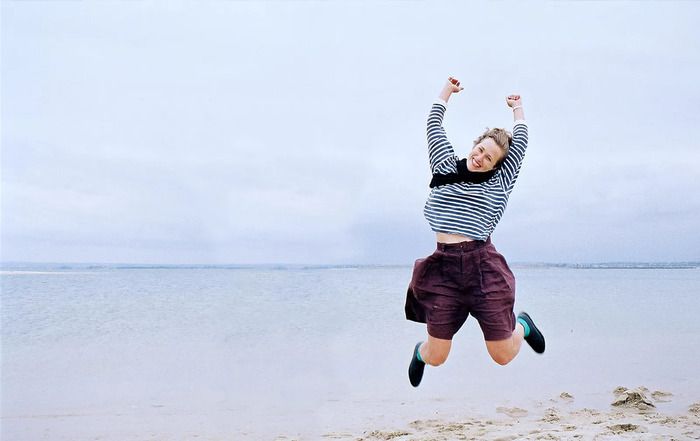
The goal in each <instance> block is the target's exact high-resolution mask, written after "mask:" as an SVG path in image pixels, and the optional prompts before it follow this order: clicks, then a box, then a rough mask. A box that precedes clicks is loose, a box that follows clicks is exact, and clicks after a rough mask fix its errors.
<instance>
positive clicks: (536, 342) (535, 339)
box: [518, 312, 544, 354]
mask: <svg viewBox="0 0 700 441" xmlns="http://www.w3.org/2000/svg"><path fill="white" fill-rule="evenodd" d="M518 318H519V319H523V320H525V322H527V325H528V326H529V327H530V334H529V335H528V336H527V337H525V341H526V342H527V344H529V345H530V347H531V348H532V349H533V350H534V351H535V352H537V353H538V354H541V353H543V352H544V335H542V333H541V332H540V330H539V329H537V326H535V322H533V321H532V319H531V318H530V316H529V315H528V313H527V312H521V313H520V314H518Z"/></svg>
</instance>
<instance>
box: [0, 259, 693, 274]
mask: <svg viewBox="0 0 700 441" xmlns="http://www.w3.org/2000/svg"><path fill="white" fill-rule="evenodd" d="M511 266H512V267H514V268H532V269H538V268H541V269H548V268H562V269H698V268H700V262H695V261H690V262H603V263H550V262H513V263H511ZM410 267H411V265H410V264H393V265H392V264H345V265H343V264H334V265H330V264H329V265H323V264H145V263H144V264H142V263H77V262H68V263H62V262H3V263H0V270H2V271H3V273H5V272H8V271H11V272H13V271H24V272H31V271H33V272H37V271H40V270H44V271H46V270H53V271H65V270H83V271H84V270H114V269H147V270H155V269H200V270H201V269H232V270H241V269H250V270H282V271H284V270H351V269H378V268H410Z"/></svg>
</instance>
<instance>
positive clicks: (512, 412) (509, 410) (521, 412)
mask: <svg viewBox="0 0 700 441" xmlns="http://www.w3.org/2000/svg"><path fill="white" fill-rule="evenodd" d="M496 412H498V413H503V414H506V415H508V416H509V417H511V418H522V417H524V416H526V415H527V410H525V409H521V408H519V407H497V408H496Z"/></svg>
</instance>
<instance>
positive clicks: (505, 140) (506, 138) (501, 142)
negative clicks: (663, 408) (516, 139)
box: [472, 127, 513, 166]
mask: <svg viewBox="0 0 700 441" xmlns="http://www.w3.org/2000/svg"><path fill="white" fill-rule="evenodd" d="M486 138H491V139H493V140H494V142H495V143H496V144H497V145H498V146H499V147H500V148H501V150H502V151H503V157H502V158H501V159H499V160H498V162H497V163H496V164H495V165H496V166H498V165H500V164H501V162H503V160H504V159H506V156H508V150H509V149H510V143H511V142H512V141H513V135H512V134H511V133H510V132H509V131H508V130H506V129H489V128H488V127H487V128H486V131H485V132H484V133H482V134H481V136H479V137H478V138H476V139H475V140H474V147H476V145H477V144H479V143H480V142H481V141H483V140H484V139H486ZM472 148H473V147H472Z"/></svg>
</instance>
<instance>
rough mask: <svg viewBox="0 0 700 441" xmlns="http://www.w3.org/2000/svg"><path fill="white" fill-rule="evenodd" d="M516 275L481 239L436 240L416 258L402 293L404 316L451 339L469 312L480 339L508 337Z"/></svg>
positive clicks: (511, 328)
mask: <svg viewBox="0 0 700 441" xmlns="http://www.w3.org/2000/svg"><path fill="white" fill-rule="evenodd" d="M514 303H515V277H513V273H512V272H511V270H510V268H509V267H508V264H507V263H506V260H505V258H504V257H503V256H502V255H501V254H500V253H499V252H498V251H496V248H495V247H494V246H493V244H492V243H491V238H488V239H487V240H486V241H471V242H461V243H456V244H443V243H438V244H437V249H436V250H435V252H434V253H433V254H431V255H430V256H428V257H426V258H425V259H418V260H417V261H416V263H415V265H414V267H413V277H412V278H411V283H410V284H409V286H408V293H407V295H406V306H405V311H406V318H407V319H408V320H413V321H415V322H420V323H426V324H427V325H428V334H430V335H431V336H433V337H435V338H440V339H444V340H452V337H453V336H454V335H455V334H456V333H457V331H459V329H460V328H461V327H462V325H463V324H464V322H465V321H466V320H467V317H469V314H471V315H473V316H474V318H476V320H477V321H478V322H479V326H480V327H481V331H482V332H483V334H484V339H485V340H488V341H495V340H505V339H507V338H510V336H511V335H512V334H513V330H514V329H515V315H514V314H513V304H514Z"/></svg>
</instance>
